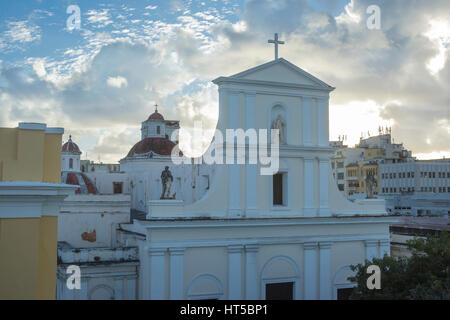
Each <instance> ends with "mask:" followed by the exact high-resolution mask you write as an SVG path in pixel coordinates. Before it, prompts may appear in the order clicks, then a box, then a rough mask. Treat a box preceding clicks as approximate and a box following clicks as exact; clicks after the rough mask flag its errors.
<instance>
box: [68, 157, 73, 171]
mask: <svg viewBox="0 0 450 320" xmlns="http://www.w3.org/2000/svg"><path fill="white" fill-rule="evenodd" d="M69 169H73V159H69Z"/></svg>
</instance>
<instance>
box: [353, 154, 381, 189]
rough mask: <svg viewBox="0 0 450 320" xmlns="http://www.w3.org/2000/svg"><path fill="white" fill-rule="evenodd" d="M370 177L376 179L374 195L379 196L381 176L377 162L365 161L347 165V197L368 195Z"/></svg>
mask: <svg viewBox="0 0 450 320" xmlns="http://www.w3.org/2000/svg"><path fill="white" fill-rule="evenodd" d="M368 175H372V176H373V177H374V178H375V181H376V188H375V190H374V194H379V193H380V175H379V169H378V163H377V162H375V161H366V160H363V161H359V162H357V163H351V164H349V165H347V166H346V168H345V184H346V186H345V187H346V188H345V190H346V195H347V196H350V195H352V194H356V193H360V194H361V193H366V192H367V190H366V179H367V176H368Z"/></svg>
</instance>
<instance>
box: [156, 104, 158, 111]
mask: <svg viewBox="0 0 450 320" xmlns="http://www.w3.org/2000/svg"><path fill="white" fill-rule="evenodd" d="M155 112H158V104H157V103H155Z"/></svg>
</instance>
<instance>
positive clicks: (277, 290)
mask: <svg viewBox="0 0 450 320" xmlns="http://www.w3.org/2000/svg"><path fill="white" fill-rule="evenodd" d="M293 299H294V282H280V283H268V284H266V300H293Z"/></svg>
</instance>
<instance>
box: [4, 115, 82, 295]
mask: <svg viewBox="0 0 450 320" xmlns="http://www.w3.org/2000/svg"><path fill="white" fill-rule="evenodd" d="M63 132H64V129H62V128H50V127H47V126H46V125H45V124H41V123H19V126H18V128H0V150H1V152H0V299H1V300H3V299H55V297H56V290H55V288H56V263H57V225H58V214H59V206H60V204H61V203H62V201H63V199H64V198H65V197H66V196H68V195H69V194H73V193H74V191H75V189H76V187H74V186H70V185H64V184H60V183H59V182H60V179H61V178H60V175H61V138H62V134H63Z"/></svg>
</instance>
